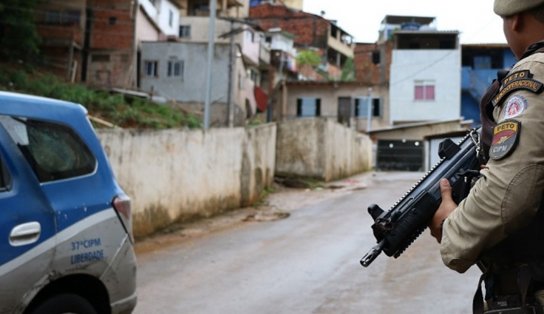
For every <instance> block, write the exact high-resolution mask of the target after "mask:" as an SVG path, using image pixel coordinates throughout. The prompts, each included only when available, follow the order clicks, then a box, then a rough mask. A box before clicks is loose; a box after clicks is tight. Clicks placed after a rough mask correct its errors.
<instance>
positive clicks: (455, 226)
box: [440, 61, 544, 272]
mask: <svg viewBox="0 0 544 314" xmlns="http://www.w3.org/2000/svg"><path fill="white" fill-rule="evenodd" d="M529 67H530V69H531V72H532V73H535V74H534V80H538V81H539V82H542V81H544V77H543V76H544V75H536V73H543V74H544V64H543V63H539V62H534V61H532V62H531V61H526V62H523V64H521V65H519V64H518V66H517V67H516V69H515V70H514V71H519V70H523V69H529ZM543 98H544V94H540V93H533V92H530V91H526V90H522V89H520V90H516V91H514V92H513V93H512V94H510V95H509V96H508V98H505V99H504V101H503V104H502V105H500V106H497V107H496V108H495V114H494V115H495V118H496V119H498V121H499V126H500V125H501V122H502V123H505V121H504V118H505V111H506V109H507V107H508V102H509V101H510V102H511V101H519V102H521V103H520V104H521V105H522V106H526V108H523V107H522V109H520V110H521V112H519V113H518V114H517V115H515V116H513V117H511V118H508V119H506V121H508V120H510V121H513V122H515V123H518V122H519V124H518V129H517V130H516V131H515V134H514V135H515V136H517V143H516V145H514V146H512V147H509V146H508V145H503V146H496V148H497V152H499V151H500V150H501V149H502V150H506V149H507V150H509V151H508V154H507V155H505V156H503V157H501V158H496V159H491V160H490V161H489V162H488V163H487V167H486V169H484V170H482V174H483V177H482V178H480V179H479V180H478V181H477V183H476V184H475V186H474V187H473V188H472V190H471V191H470V194H469V196H468V197H467V198H466V199H465V200H463V201H462V202H461V203H460V204H459V206H458V207H457V208H456V209H455V210H454V211H453V212H452V213H451V214H450V215H449V216H448V218H447V219H446V220H445V221H444V223H443V227H442V241H441V245H440V251H441V255H442V260H443V261H444V263H445V264H446V265H447V266H448V267H450V268H452V269H454V270H456V271H458V272H464V271H466V270H467V269H468V268H469V267H470V266H471V265H473V264H474V263H475V262H476V261H477V259H478V257H479V256H480V254H481V253H482V251H483V250H485V249H487V248H490V247H492V246H493V245H495V244H497V243H498V242H500V241H501V240H503V239H504V238H505V237H507V236H508V235H509V234H511V233H512V232H513V231H515V230H516V229H518V228H520V227H521V226H523V225H525V224H527V223H528V222H529V221H530V220H531V218H532V217H533V216H534V214H535V213H536V211H537V210H538V207H539V204H540V202H541V200H542V194H543V192H544V135H543V134H544V100H543ZM505 127H507V128H508V126H505ZM494 140H497V139H496V138H494ZM492 149H493V147H492ZM499 155H500V154H499Z"/></svg>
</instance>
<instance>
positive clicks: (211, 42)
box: [204, 0, 217, 130]
mask: <svg viewBox="0 0 544 314" xmlns="http://www.w3.org/2000/svg"><path fill="white" fill-rule="evenodd" d="M216 1H217V0H210V4H209V7H210V23H209V26H208V68H207V69H206V70H207V72H206V97H205V100H204V129H205V130H207V129H209V128H210V103H211V98H212V95H211V94H212V66H213V52H214V50H215V15H216V12H217V9H216V8H217V2H216Z"/></svg>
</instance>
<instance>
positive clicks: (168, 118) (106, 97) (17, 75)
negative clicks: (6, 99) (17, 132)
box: [0, 64, 201, 129]
mask: <svg viewBox="0 0 544 314" xmlns="http://www.w3.org/2000/svg"><path fill="white" fill-rule="evenodd" d="M0 89H2V90H9V91H16V92H21V93H28V94H32V95H38V96H45V97H50V98H55V99H62V100H67V101H71V102H75V103H78V104H81V105H83V106H85V107H86V108H87V110H88V111H89V115H91V116H93V117H97V118H100V119H102V120H105V121H107V122H109V123H111V124H114V125H117V126H120V127H123V128H151V129H167V128H178V127H187V128H200V127H201V121H200V120H201V119H200V118H199V117H197V116H194V115H191V114H189V113H187V112H184V111H182V110H180V109H176V108H172V107H170V106H169V105H167V104H157V103H154V102H151V101H149V100H147V99H143V98H136V97H124V96H123V95H120V94H113V93H108V92H105V91H99V90H93V89H90V88H88V87H86V86H84V85H81V84H70V83H66V82H63V81H62V80H60V79H59V78H57V77H56V76H54V75H52V74H47V73H39V72H37V71H36V70H33V69H23V68H21V67H13V66H10V65H1V64H0ZM97 126H99V125H97Z"/></svg>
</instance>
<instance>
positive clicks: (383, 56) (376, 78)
mask: <svg viewBox="0 0 544 314" xmlns="http://www.w3.org/2000/svg"><path fill="white" fill-rule="evenodd" d="M374 51H377V52H379V54H380V60H379V63H378V64H374V62H373V61H372V54H373V52H374ZM391 51H392V43H391V42H385V43H383V44H379V45H378V44H373V43H358V44H357V45H356V46H355V56H354V62H355V76H356V80H357V81H358V82H362V83H365V84H369V85H377V84H383V83H385V82H388V81H389V69H390V67H391Z"/></svg>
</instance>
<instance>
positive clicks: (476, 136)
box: [469, 129, 481, 158]
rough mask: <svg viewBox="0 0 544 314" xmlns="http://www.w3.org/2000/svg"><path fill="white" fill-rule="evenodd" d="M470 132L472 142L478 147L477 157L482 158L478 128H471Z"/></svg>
mask: <svg viewBox="0 0 544 314" xmlns="http://www.w3.org/2000/svg"><path fill="white" fill-rule="evenodd" d="M469 134H470V139H471V140H472V143H474V146H475V147H476V158H480V150H481V148H480V135H479V134H478V132H477V130H476V129H472V130H470V133H469Z"/></svg>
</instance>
